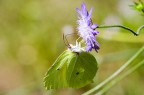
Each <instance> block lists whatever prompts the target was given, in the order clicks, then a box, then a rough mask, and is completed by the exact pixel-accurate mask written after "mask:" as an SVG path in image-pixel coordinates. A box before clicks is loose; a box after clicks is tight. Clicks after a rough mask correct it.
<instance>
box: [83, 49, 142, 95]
mask: <svg viewBox="0 0 144 95" xmlns="http://www.w3.org/2000/svg"><path fill="white" fill-rule="evenodd" d="M143 50H144V46H143V47H142V48H140V49H139V51H138V52H137V53H136V54H135V55H134V56H132V57H131V58H130V59H129V60H128V61H127V62H126V63H125V64H124V65H123V66H122V67H121V68H120V69H118V70H117V71H116V72H115V73H114V74H113V75H111V76H110V77H109V78H107V79H106V80H104V81H103V82H102V83H100V84H99V85H97V86H96V87H94V88H93V89H90V90H89V91H87V92H85V93H84V94H83V95H89V94H92V93H94V92H96V91H97V90H99V89H100V88H102V87H103V86H104V85H106V84H107V83H109V82H110V81H111V80H113V79H114V78H115V77H117V76H118V75H119V74H120V73H121V72H122V71H123V70H124V69H125V68H126V67H128V66H129V64H131V62H132V61H133V60H134V59H135V58H136V57H137V56H138V55H140V54H141V53H142V52H143Z"/></svg>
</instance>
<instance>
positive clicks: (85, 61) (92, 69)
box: [67, 52, 98, 88]
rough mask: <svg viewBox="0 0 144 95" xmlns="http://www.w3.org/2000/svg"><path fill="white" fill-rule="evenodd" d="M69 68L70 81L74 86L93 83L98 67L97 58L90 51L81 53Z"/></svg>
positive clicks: (70, 84)
mask: <svg viewBox="0 0 144 95" xmlns="http://www.w3.org/2000/svg"><path fill="white" fill-rule="evenodd" d="M68 68H69V71H68V73H67V74H68V75H67V76H68V83H69V86H70V87H72V88H80V87H83V86H86V85H87V84H89V83H91V82H92V81H93V78H94V76H95V74H96V72H97V69H98V68H97V62H96V59H95V58H94V56H93V55H91V54H90V53H88V52H81V53H79V55H78V56H77V58H76V60H75V62H74V63H71V64H70V65H69V67H68Z"/></svg>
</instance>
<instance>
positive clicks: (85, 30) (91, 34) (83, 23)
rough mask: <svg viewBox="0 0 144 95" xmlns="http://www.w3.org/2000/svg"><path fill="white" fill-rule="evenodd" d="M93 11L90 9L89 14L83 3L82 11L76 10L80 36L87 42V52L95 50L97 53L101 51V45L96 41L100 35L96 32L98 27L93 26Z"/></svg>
mask: <svg viewBox="0 0 144 95" xmlns="http://www.w3.org/2000/svg"><path fill="white" fill-rule="evenodd" d="M92 10H93V8H91V9H90V11H89V12H88V11H87V9H86V5H85V4H84V3H82V5H81V10H80V9H78V8H76V11H77V12H78V14H79V16H78V18H79V20H78V21H77V23H78V28H77V29H78V35H79V36H80V37H82V38H83V39H84V41H85V42H86V51H87V52H89V51H91V50H92V49H95V50H96V52H98V50H99V43H98V42H97V41H96V37H95V36H96V35H97V34H98V33H99V32H98V31H97V30H95V29H96V28H97V27H98V25H97V24H93V23H92V20H91V16H92Z"/></svg>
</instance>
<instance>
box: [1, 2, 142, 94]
mask: <svg viewBox="0 0 144 95" xmlns="http://www.w3.org/2000/svg"><path fill="white" fill-rule="evenodd" d="M82 2H85V3H86V5H87V8H88V9H90V8H91V7H92V6H93V7H94V10H93V17H92V19H93V22H95V23H97V24H99V25H113V24H121V25H124V26H127V27H129V28H131V29H133V30H136V29H137V28H138V27H139V26H140V25H142V24H144V17H142V16H141V15H140V14H139V13H138V12H135V11H134V10H132V8H131V7H129V5H132V4H133V3H132V1H131V0H0V95H80V94H81V93H83V92H85V91H87V90H89V89H90V88H92V87H94V86H95V85H97V84H98V83H100V82H101V81H103V80H104V79H106V78H107V77H108V76H110V75H111V74H112V73H113V72H114V71H115V70H117V69H118V68H119V67H120V66H121V65H122V64H124V63H125V62H126V61H127V60H128V59H129V58H130V57H131V56H132V55H133V54H134V53H135V52H136V51H137V50H138V49H139V48H140V47H141V46H142V45H143V43H144V32H143V33H141V34H140V36H138V37H136V36H134V35H133V34H131V33H130V32H128V31H125V30H123V29H119V28H114V29H98V30H99V32H100V34H99V35H98V37H97V40H98V42H99V44H100V48H101V49H100V50H99V53H96V52H95V51H93V52H92V53H93V54H94V55H95V57H96V59H97V61H98V63H99V70H98V73H97V75H96V77H95V79H94V83H92V84H91V85H88V86H86V87H84V88H81V89H59V90H51V91H46V90H45V88H44V87H43V77H44V75H45V72H46V71H47V70H48V68H49V67H50V66H51V65H52V64H53V62H54V61H55V59H56V58H57V57H58V56H59V54H61V53H62V52H63V51H64V50H66V49H67V47H66V46H65V44H64V41H63V39H62V34H63V33H64V34H69V33H75V32H77V31H76V27H77V24H76V20H77V13H76V11H75V8H76V7H78V8H80V5H81V3H82ZM143 58H144V56H142V57H139V60H141V59H143ZM135 63H137V61H135ZM143 68H144V67H141V68H140V69H139V70H137V71H136V72H135V73H133V74H131V75H130V76H128V77H127V78H125V79H124V80H122V81H120V82H119V83H118V84H117V85H115V87H113V88H112V89H110V90H109V91H108V92H107V93H106V95H144V92H143V89H144V69H143Z"/></svg>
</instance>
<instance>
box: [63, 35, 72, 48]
mask: <svg viewBox="0 0 144 95" xmlns="http://www.w3.org/2000/svg"><path fill="white" fill-rule="evenodd" d="M63 41H64V44H65V45H66V46H67V47H70V45H69V42H68V40H67V39H66V38H65V35H64V33H63Z"/></svg>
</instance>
